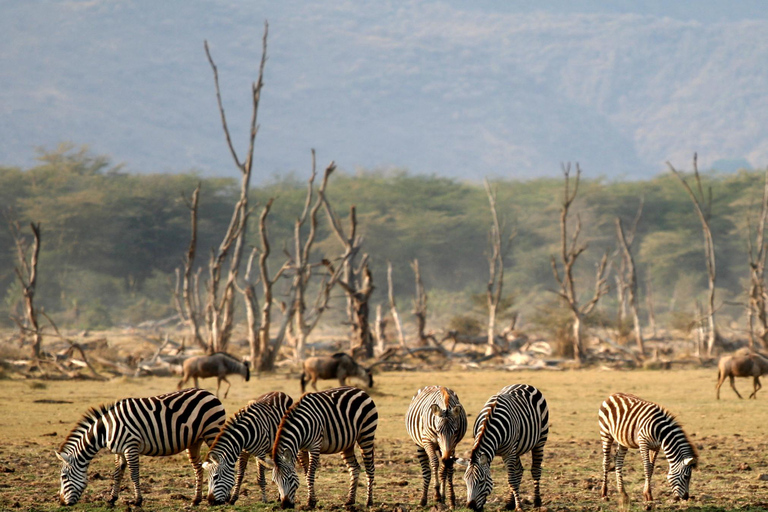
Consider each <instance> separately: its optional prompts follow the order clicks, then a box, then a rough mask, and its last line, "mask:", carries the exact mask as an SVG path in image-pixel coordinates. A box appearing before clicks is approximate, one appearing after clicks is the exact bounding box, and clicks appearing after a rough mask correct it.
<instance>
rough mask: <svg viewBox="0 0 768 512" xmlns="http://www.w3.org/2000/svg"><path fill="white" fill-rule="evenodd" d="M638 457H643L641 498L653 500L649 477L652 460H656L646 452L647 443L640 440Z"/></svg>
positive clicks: (651, 471)
mask: <svg viewBox="0 0 768 512" xmlns="http://www.w3.org/2000/svg"><path fill="white" fill-rule="evenodd" d="M638 444H639V448H640V458H642V459H643V473H644V474H645V486H644V487H643V499H644V500H645V501H653V493H652V492H651V477H652V476H653V462H656V457H655V456H654V458H653V462H651V458H650V456H649V453H648V445H647V444H646V443H644V442H642V441H640V443H638Z"/></svg>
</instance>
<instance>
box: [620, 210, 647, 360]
mask: <svg viewBox="0 0 768 512" xmlns="http://www.w3.org/2000/svg"><path fill="white" fill-rule="evenodd" d="M642 208H643V202H642V200H641V201H640V208H639V209H638V215H637V217H636V219H639V218H640V212H641V211H642ZM636 227H637V222H635V224H634V225H633V227H632V229H631V231H630V232H629V233H627V234H625V233H624V228H623V226H622V224H621V219H620V218H619V217H616V238H617V239H618V240H619V245H620V246H621V250H622V258H621V266H620V269H619V275H620V276H621V277H620V279H619V281H620V286H622V287H624V289H625V290H626V297H627V301H628V302H629V308H630V310H631V311H632V323H633V326H634V330H635V341H636V342H637V349H638V350H639V351H640V356H641V357H645V345H644V344H643V329H642V327H641V326H640V315H639V314H638V306H637V274H636V272H635V260H634V258H633V257H632V251H631V250H630V248H631V247H632V242H633V240H634V235H635V228H636Z"/></svg>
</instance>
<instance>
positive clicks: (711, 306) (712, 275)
mask: <svg viewBox="0 0 768 512" xmlns="http://www.w3.org/2000/svg"><path fill="white" fill-rule="evenodd" d="M667 165H668V166H669V168H670V170H671V171H672V173H673V174H674V175H675V176H676V177H677V179H679V180H680V183H682V185H683V187H684V188H685V191H686V192H687V193H688V195H689V196H690V198H691V201H693V206H694V209H695V210H696V214H697V215H698V216H699V220H700V221H701V229H702V232H703V234H704V257H705V259H706V264H707V277H708V283H709V296H708V298H707V323H708V328H707V355H708V356H711V355H712V349H713V348H714V346H715V343H716V342H717V329H716V326H715V280H716V278H717V265H716V262H715V241H714V239H713V238H712V230H711V229H710V227H709V220H710V217H711V216H712V188H711V187H710V188H709V189H708V195H707V197H705V196H704V190H703V188H702V186H701V176H700V175H699V168H698V165H697V155H696V153H694V154H693V175H694V179H695V181H696V190H697V191H698V196H697V195H696V194H695V193H694V192H693V190H692V189H691V187H690V186H689V185H688V182H687V181H686V180H685V178H683V176H682V175H681V174H680V173H678V172H677V170H676V169H675V168H674V167H672V164H670V163H669V162H667Z"/></svg>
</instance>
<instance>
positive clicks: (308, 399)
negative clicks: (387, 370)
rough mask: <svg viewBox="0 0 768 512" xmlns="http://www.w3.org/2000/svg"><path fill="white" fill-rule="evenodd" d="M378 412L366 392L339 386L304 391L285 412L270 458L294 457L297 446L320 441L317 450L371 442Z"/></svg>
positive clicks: (338, 448)
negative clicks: (315, 391)
mask: <svg viewBox="0 0 768 512" xmlns="http://www.w3.org/2000/svg"><path fill="white" fill-rule="evenodd" d="M378 420H379V413H378V411H377V409H376V404H374V403H373V400H372V399H371V397H370V396H368V394H367V393H366V392H365V391H363V390H361V389H358V388H353V387H346V386H345V387H339V388H332V389H327V390H325V391H319V392H317V393H307V394H305V395H304V396H302V397H301V398H300V399H299V401H298V402H296V403H294V404H293V405H292V406H291V407H290V408H289V409H288V410H287V411H286V413H285V415H284V416H283V418H282V420H281V421H280V426H279V427H278V430H277V436H276V437H275V444H274V446H273V448H272V458H273V459H274V460H277V458H278V457H279V456H281V455H282V456H284V457H287V458H289V459H290V460H295V457H296V455H297V454H298V452H299V451H300V450H303V449H308V448H310V447H312V445H313V444H314V443H317V442H319V443H320V453H338V452H341V451H343V450H345V449H346V448H349V447H350V446H353V445H354V443H355V442H357V443H358V444H360V447H361V448H362V449H365V448H364V447H365V446H366V445H372V444H373V438H374V435H375V432H376V426H377V425H378Z"/></svg>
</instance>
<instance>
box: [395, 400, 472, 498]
mask: <svg viewBox="0 0 768 512" xmlns="http://www.w3.org/2000/svg"><path fill="white" fill-rule="evenodd" d="M405 427H406V429H407V430H408V435H410V436H411V439H412V440H413V442H414V443H416V446H418V455H419V463H420V464H421V477H422V481H423V484H422V493H421V501H420V502H419V505H420V506H422V507H423V506H426V504H427V494H428V492H429V482H430V479H431V478H433V477H434V479H435V500H437V501H438V502H440V503H445V497H446V494H448V495H450V503H451V508H454V507H455V506H456V494H455V493H454V491H453V462H454V461H455V460H456V457H455V456H454V452H455V451H456V445H458V444H459V441H461V440H462V438H463V437H464V434H466V432H467V413H466V412H464V408H463V407H462V406H461V403H460V402H459V397H458V396H457V395H456V393H454V392H453V391H452V390H450V389H448V388H445V387H443V386H427V387H425V388H422V389H420V390H418V391H417V392H416V396H414V397H413V399H412V400H411V405H410V407H408V412H407V413H406V414H405ZM440 459H442V465H441V464H440Z"/></svg>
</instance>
